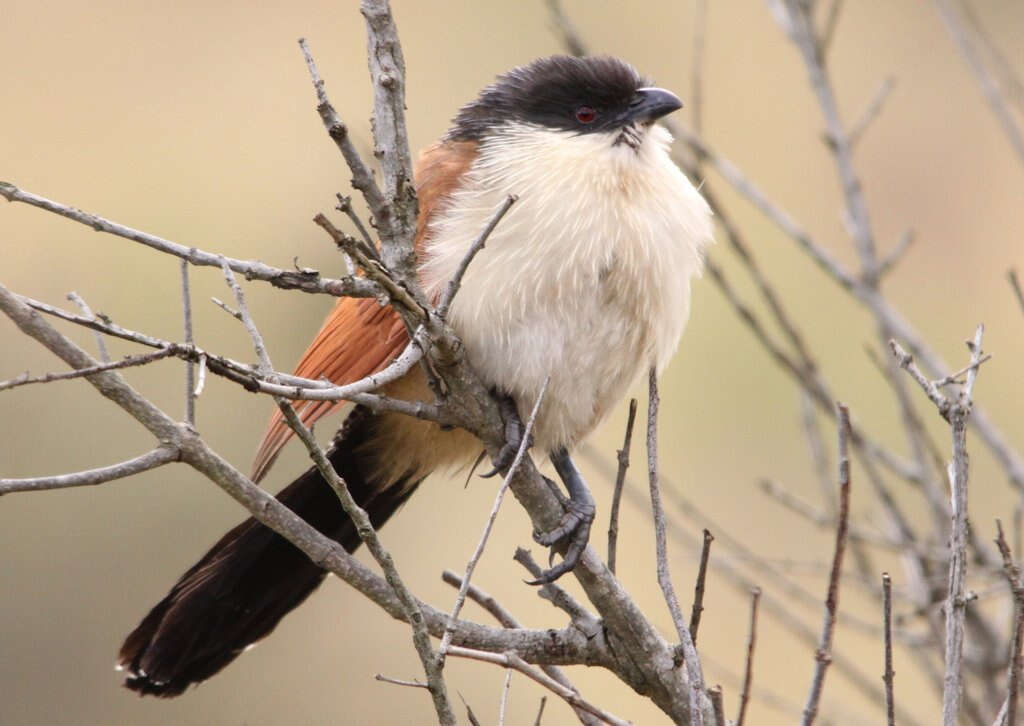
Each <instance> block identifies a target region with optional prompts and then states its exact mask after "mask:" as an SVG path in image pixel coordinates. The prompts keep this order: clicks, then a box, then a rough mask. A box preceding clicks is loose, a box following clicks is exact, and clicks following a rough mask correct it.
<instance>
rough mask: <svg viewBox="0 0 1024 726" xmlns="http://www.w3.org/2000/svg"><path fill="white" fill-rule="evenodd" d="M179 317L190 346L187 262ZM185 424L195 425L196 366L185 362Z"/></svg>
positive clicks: (183, 263)
mask: <svg viewBox="0 0 1024 726" xmlns="http://www.w3.org/2000/svg"><path fill="white" fill-rule="evenodd" d="M181 316H182V322H183V327H184V332H185V345H192V344H193V343H194V342H195V341H194V340H193V339H192V293H191V291H190V290H189V283H188V261H187V260H182V261H181ZM185 422H186V423H187V424H188V425H189V426H195V425H196V364H195V363H193V362H192V361H186V362H185Z"/></svg>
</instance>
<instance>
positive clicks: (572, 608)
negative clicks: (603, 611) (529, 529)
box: [512, 547, 595, 624]
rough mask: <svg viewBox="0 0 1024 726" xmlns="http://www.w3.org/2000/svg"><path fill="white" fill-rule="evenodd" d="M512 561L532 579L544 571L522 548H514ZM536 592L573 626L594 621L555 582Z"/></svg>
mask: <svg viewBox="0 0 1024 726" xmlns="http://www.w3.org/2000/svg"><path fill="white" fill-rule="evenodd" d="M512 559H513V560H515V561H516V562H518V563H519V564H521V565H522V566H523V567H525V568H526V571H527V572H529V573H530V574H531V575H533V577H534V578H537V577H540V575H541V573H542V572H543V571H544V570H543V568H541V566H540V565H538V564H537V561H536V560H534V559H533V555H532V554H530V551H529V550H526V549H523V548H522V547H516V552H515V554H514V555H513V556H512ZM538 592H539V594H540V596H541V597H542V598H544V599H546V600H548V601H549V602H550V603H551V604H552V605H554V606H555V607H556V608H558V609H559V610H561V611H563V612H564V613H566V614H567V615H568V616H569V617H570V618H572V621H573V623H574V624H580V623H586V622H593V621H594V620H595V618H594V616H593V615H592V614H591V613H590V612H589V611H588V610H587V609H586V608H585V607H583V606H582V605H580V603H579V602H578V601H577V600H576V598H574V597H573V596H572V595H570V594H569V593H568V592H566V590H565V589H564V588H563V587H562V586H561V585H559V584H558V583H557V582H548V583H545V584H543V585H541V586H540V588H539V590H538Z"/></svg>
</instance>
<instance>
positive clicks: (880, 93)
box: [846, 76, 896, 149]
mask: <svg viewBox="0 0 1024 726" xmlns="http://www.w3.org/2000/svg"><path fill="white" fill-rule="evenodd" d="M894 88H896V79H895V78H894V77H893V76H888V77H887V78H886V79H885V80H884V81H882V84H881V85H880V86H879V87H878V90H877V91H875V95H874V96H873V97H872V98H871V103H869V104H868V107H867V108H865V109H864V113H863V114H861V116H860V118H858V119H857V120H856V121H855V122H854V123H853V125H852V126H851V127H850V130H849V131H848V132H847V135H846V142H847V143H848V144H849V145H850V148H851V149H853V148H856V146H857V144H858V143H859V142H860V140H861V137H862V136H863V135H864V132H865V131H867V130H868V127H869V126H871V124H872V122H874V120H875V119H876V118H878V115H879V114H880V113H881V112H882V107H883V106H884V105H885V102H886V101H887V100H888V99H889V94H890V93H892V91H893V89H894Z"/></svg>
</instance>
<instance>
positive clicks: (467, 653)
mask: <svg viewBox="0 0 1024 726" xmlns="http://www.w3.org/2000/svg"><path fill="white" fill-rule="evenodd" d="M448 655H451V656H455V657H457V658H471V659H472V660H478V661H482V662H484V663H492V664H494V665H498V666H502V667H503V668H511V669H512V670H515V671H518V672H519V673H522V674H523V675H524V676H526V677H527V678H530V679H531V680H534V681H536V682H537V683H539V684H540V685H542V686H544V687H545V688H547V689H548V690H549V691H551V692H552V693H554V694H555V695H556V696H558V697H559V698H561V699H563V700H564V701H566V702H567V703H568V704H569V705H571V706H575V707H577V708H582V709H583V710H584V711H587V712H589V713H592V714H594V715H595V716H597V717H598V718H599V719H601V720H602V721H604V722H605V723H608V724H612V725H613V726H628V722H627V721H623V720H622V719H620V718H617V717H616V716H613V715H612V714H610V713H608V712H607V711H605V710H604V709H602V708H599V707H598V706H595V705H593V704H592V703H590V702H588V701H586V700H584V698H583V697H582V696H581V695H580V694H579V693H577V692H576V691H573V690H571V689H569V688H566V687H565V686H563V685H562V684H561V683H558V682H557V681H555V680H553V679H551V678H549V677H548V676H546V675H544V674H543V673H541V672H540V671H539V670H537V669H536V668H533V667H531V666H530V665H529V664H528V663H526V662H525V661H524V660H523V659H522V658H520V657H519V656H518V655H516V654H515V653H488V652H486V651H483V650H474V649H471V648H463V647H461V646H457V645H453V646H452V647H451V648H449V650H448Z"/></svg>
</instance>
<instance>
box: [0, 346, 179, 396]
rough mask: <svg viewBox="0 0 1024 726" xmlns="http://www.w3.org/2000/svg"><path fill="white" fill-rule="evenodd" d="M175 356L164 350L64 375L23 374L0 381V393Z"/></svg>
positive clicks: (126, 357)
mask: <svg viewBox="0 0 1024 726" xmlns="http://www.w3.org/2000/svg"><path fill="white" fill-rule="evenodd" d="M173 355H175V351H174V349H173V348H164V349H162V350H157V351H154V352H152V353H143V354H141V355H128V356H125V357H124V358H122V359H121V360H117V361H113V362H108V363H101V364H99V365H95V366H91V367H89V368H83V369H80V370H77V371H66V372H64V373H44V374H43V375H41V376H30V375H29V374H28V373H22V374H21V375H20V376H16V377H14V378H12V379H10V380H8V381H0V391H6V390H7V389H9V388H17V387H18V386H27V385H29V384H32V383H52V382H53V381H67V380H71V379H72V378H82V377H84V376H89V375H92V374H93V373H99V372H100V371H114V370H118V369H120V368H133V367H136V366H144V365H147V364H149V363H152V362H154V361H158V360H162V359H163V358H169V357H171V356H173Z"/></svg>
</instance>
